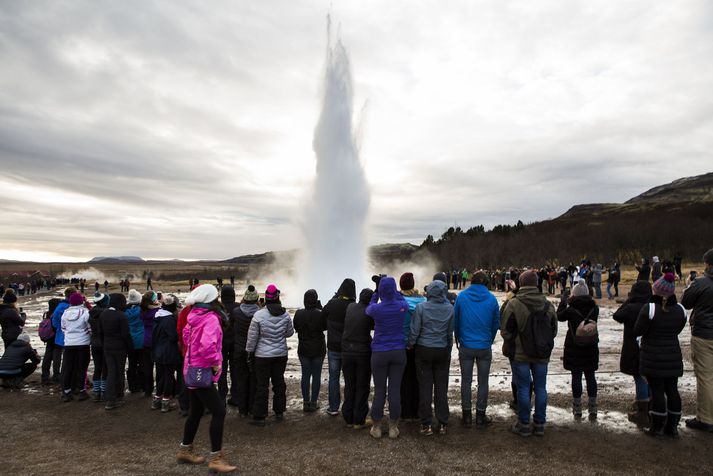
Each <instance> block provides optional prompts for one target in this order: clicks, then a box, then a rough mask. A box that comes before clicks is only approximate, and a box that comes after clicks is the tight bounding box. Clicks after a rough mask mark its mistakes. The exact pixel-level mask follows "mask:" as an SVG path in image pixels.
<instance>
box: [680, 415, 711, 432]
mask: <svg viewBox="0 0 713 476" xmlns="http://www.w3.org/2000/svg"><path fill="white" fill-rule="evenodd" d="M686 427H688V428H691V429H692V430H699V431H705V432H708V433H713V425H711V424H708V423H703V422H702V421H701V420H699V419H698V418H689V419H688V420H686Z"/></svg>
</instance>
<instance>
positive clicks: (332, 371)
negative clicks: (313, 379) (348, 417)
mask: <svg viewBox="0 0 713 476" xmlns="http://www.w3.org/2000/svg"><path fill="white" fill-rule="evenodd" d="M327 360H328V361H329V408H328V410H329V411H330V412H338V411H339V405H340V404H341V403H342V401H341V400H342V399H341V396H340V394H339V375H340V373H341V371H342V353H341V352H334V351H332V350H330V351H327Z"/></svg>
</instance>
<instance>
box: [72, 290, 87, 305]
mask: <svg viewBox="0 0 713 476" xmlns="http://www.w3.org/2000/svg"><path fill="white" fill-rule="evenodd" d="M83 303H84V296H82V294H81V293H72V295H71V296H69V305H70V306H79V305H81V304H83Z"/></svg>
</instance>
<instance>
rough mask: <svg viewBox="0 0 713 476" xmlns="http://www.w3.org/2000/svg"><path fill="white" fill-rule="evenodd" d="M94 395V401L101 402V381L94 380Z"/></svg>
mask: <svg viewBox="0 0 713 476" xmlns="http://www.w3.org/2000/svg"><path fill="white" fill-rule="evenodd" d="M92 393H93V394H94V401H95V402H101V393H102V390H101V383H100V380H92Z"/></svg>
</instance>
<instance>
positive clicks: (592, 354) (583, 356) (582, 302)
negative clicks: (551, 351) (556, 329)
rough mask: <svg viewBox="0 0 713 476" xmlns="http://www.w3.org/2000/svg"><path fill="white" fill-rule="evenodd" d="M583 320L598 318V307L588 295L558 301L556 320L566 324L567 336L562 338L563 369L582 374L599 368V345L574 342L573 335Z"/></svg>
mask: <svg viewBox="0 0 713 476" xmlns="http://www.w3.org/2000/svg"><path fill="white" fill-rule="evenodd" d="M585 318H589V319H590V320H593V321H596V320H597V319H598V318H599V306H597V303H595V302H594V299H592V297H591V296H589V295H588V294H587V295H585V296H572V297H571V298H569V300H567V299H562V300H561V301H560V304H559V307H558V308H557V319H558V320H559V321H561V322H566V323H567V335H566V336H565V338H564V360H563V363H564V368H565V369H567V370H580V371H583V372H587V371H591V370H597V369H598V368H599V343H597V344H592V345H587V346H582V345H577V344H576V343H575V341H574V333H576V331H577V327H578V326H579V324H580V323H581V322H582V321H584V319H585Z"/></svg>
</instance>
